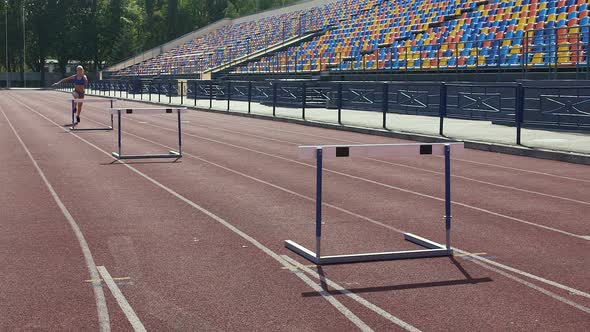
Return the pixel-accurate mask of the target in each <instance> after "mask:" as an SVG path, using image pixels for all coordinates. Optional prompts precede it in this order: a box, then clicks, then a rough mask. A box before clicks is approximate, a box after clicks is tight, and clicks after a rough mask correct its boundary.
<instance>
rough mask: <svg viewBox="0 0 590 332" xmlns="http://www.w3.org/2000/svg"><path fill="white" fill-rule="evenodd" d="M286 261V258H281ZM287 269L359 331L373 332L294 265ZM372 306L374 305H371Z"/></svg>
mask: <svg viewBox="0 0 590 332" xmlns="http://www.w3.org/2000/svg"><path fill="white" fill-rule="evenodd" d="M281 257H282V258H283V259H285V257H286V256H281ZM285 268H287V269H288V270H289V271H291V272H293V274H295V275H296V276H297V277H298V278H299V279H301V280H303V282H305V283H306V284H307V285H308V286H309V287H311V288H312V289H313V290H314V291H316V292H318V293H319V294H320V295H321V296H322V297H323V298H324V299H325V300H326V301H328V302H330V304H331V305H333V306H334V308H336V309H337V310H338V311H340V313H342V314H343V315H344V316H345V317H346V318H348V320H350V321H351V322H352V323H353V324H354V325H356V326H357V327H358V328H359V330H361V331H373V329H371V328H370V327H369V326H368V325H367V324H366V323H365V322H363V321H362V320H361V319H360V318H358V316H357V315H355V314H354V313H352V311H350V310H349V309H348V308H347V307H345V306H344V305H343V304H342V303H341V302H340V301H338V300H337V299H336V298H335V297H334V296H333V295H332V294H330V293H329V292H327V291H325V290H324V289H322V287H321V286H320V285H318V284H316V283H315V282H313V280H311V279H309V277H308V276H306V275H305V274H303V273H301V271H299V269H297V268H296V267H294V266H292V265H288V266H286V267H285ZM371 305H372V303H371Z"/></svg>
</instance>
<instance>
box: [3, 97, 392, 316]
mask: <svg viewBox="0 0 590 332" xmlns="http://www.w3.org/2000/svg"><path fill="white" fill-rule="evenodd" d="M10 98H11V99H13V100H14V101H16V102H18V103H19V104H21V105H23V106H25V107H26V108H27V109H29V110H30V111H32V112H34V113H36V114H37V115H39V116H40V117H42V118H44V119H45V120H47V121H48V122H50V123H53V124H54V125H55V126H56V127H58V128H60V129H62V130H63V131H65V132H67V133H69V134H71V135H72V136H74V137H76V138H77V139H79V140H81V141H82V142H84V143H86V144H88V145H90V146H91V147H93V148H95V149H96V150H98V151H100V152H102V153H103V154H105V155H106V156H108V157H110V158H112V156H111V154H110V153H109V152H107V151H105V150H103V149H101V148H100V147H98V146H97V145H95V144H94V143H92V142H90V141H88V140H86V139H84V138H82V137H81V136H79V135H77V134H75V133H74V132H71V131H68V130H67V129H65V128H63V127H62V126H61V125H60V124H58V123H57V122H55V121H53V120H51V119H50V118H48V117H47V116H45V115H43V114H41V113H39V112H38V111H36V110H34V109H33V108H31V107H29V106H28V105H26V104H25V103H23V102H21V101H19V100H18V99H16V98H14V97H12V96H10ZM90 121H92V122H96V121H93V120H90ZM113 159H114V158H113ZM119 162H120V163H121V165H123V166H125V167H127V168H128V169H129V170H131V171H132V172H134V173H136V174H137V175H139V176H141V177H143V178H144V179H146V180H148V181H149V182H151V183H153V184H154V185H155V186H157V187H159V188H161V189H162V190H164V191H166V192H168V193H169V194H171V195H172V196H174V197H176V198H178V199H179V200H181V201H183V202H185V203H186V204H188V205H189V206H191V207H193V208H195V209H196V210H198V211H200V212H202V213H203V214H205V215H206V216H208V217H210V218H211V219H213V220H215V221H217V222H218V223H220V224H221V225H223V226H225V227H226V228H228V229H229V230H231V231H232V232H234V233H236V234H237V235H238V236H240V237H242V238H243V239H244V240H246V241H248V242H250V243H252V245H254V246H255V247H257V248H258V249H260V250H261V251H262V252H264V253H266V254H267V255H269V256H270V257H272V258H273V259H275V260H276V261H277V262H279V263H280V264H281V265H282V266H283V267H289V266H290V265H289V263H287V262H286V261H285V260H284V259H282V258H281V257H280V256H279V254H277V253H275V252H274V251H272V250H270V249H269V248H268V247H266V246H264V245H263V244H262V243H260V242H259V241H258V240H256V239H254V238H253V237H251V236H249V235H248V234H246V233H244V232H242V231H241V230H240V229H238V228H237V227H235V226H234V225H233V224H231V223H229V222H228V221H226V220H225V219H223V218H221V217H219V216H217V215H216V214H214V213H213V212H211V211H209V210H207V209H205V208H203V207H201V206H200V205H198V204H197V203H195V202H193V201H191V200H189V199H188V198H186V197H184V196H182V195H180V194H179V193H177V192H175V191H174V190H172V189H170V188H168V187H166V186H165V185H163V184H161V183H160V182H158V181H157V180H155V179H153V178H151V177H149V176H148V175H146V174H144V173H143V172H141V171H139V170H137V169H136V168H134V167H133V166H131V165H129V164H126V163H124V162H121V161H119ZM92 279H99V276H98V274H97V276H96V277H93V278H92ZM367 302H368V301H367ZM368 303H370V302H368ZM390 315H391V314H390ZM347 318H348V317H347ZM353 323H354V322H353Z"/></svg>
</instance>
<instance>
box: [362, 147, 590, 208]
mask: <svg viewBox="0 0 590 332" xmlns="http://www.w3.org/2000/svg"><path fill="white" fill-rule="evenodd" d="M365 159H369V160H373V161H376V162H380V163H383V164H389V165H393V166H399V167H405V168H410V169H415V170H419V171H423V172H428V173H432V174H441V175H442V174H444V173H443V172H438V171H432V170H428V169H424V168H419V167H414V166H410V165H405V164H399V163H393V162H389V161H385V160H380V159H375V158H365ZM451 177H453V178H457V179H462V180H467V181H473V182H477V183H481V184H486V185H489V186H494V187H498V188H504V189H510V190H515V191H520V192H525V193H528V194H534V195H539V196H545V197H550V198H555V199H561V200H564V201H569V202H573V203H578V204H584V205H590V202H585V201H580V200H577V199H573V198H568V197H563V196H557V195H551V194H546V193H542V192H538V191H534V190H528V189H522V188H518V187H512V186H507V185H503V184H498V183H493V182H488V181H483V180H478V179H474V178H470V177H467V176H462V175H451Z"/></svg>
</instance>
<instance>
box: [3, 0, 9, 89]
mask: <svg viewBox="0 0 590 332" xmlns="http://www.w3.org/2000/svg"><path fill="white" fill-rule="evenodd" d="M4 23H5V29H4V31H5V33H6V36H5V39H4V41H5V47H6V53H5V54H4V55H5V56H6V87H7V88H10V78H9V76H8V0H4Z"/></svg>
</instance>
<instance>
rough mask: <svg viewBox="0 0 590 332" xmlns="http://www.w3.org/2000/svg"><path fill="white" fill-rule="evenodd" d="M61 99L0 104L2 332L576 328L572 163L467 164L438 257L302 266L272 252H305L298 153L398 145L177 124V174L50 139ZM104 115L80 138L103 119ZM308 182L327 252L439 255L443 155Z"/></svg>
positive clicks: (133, 137)
mask: <svg viewBox="0 0 590 332" xmlns="http://www.w3.org/2000/svg"><path fill="white" fill-rule="evenodd" d="M68 98H69V95H68V94H63V93H57V92H50V91H0V142H1V143H0V160H1V165H2V167H1V170H2V172H1V173H0V187H1V188H2V190H1V191H0V221H1V222H0V249H1V250H0V264H1V265H2V267H3V268H2V272H1V273H0V276H1V280H2V283H0V293H1V294H2V301H0V330H33V329H40V330H65V329H67V330H98V329H102V330H104V331H108V330H109V329H111V330H113V331H119V330H133V329H135V330H141V329H142V328H145V329H147V330H193V331H209V330H217V331H218V330H233V331H238V330H239V331H252V330H259V331H262V330H268V331H279V330H280V331H318V330H322V331H328V330H331V331H345V330H354V329H363V330H371V329H372V330H376V331H404V330H409V331H417V330H421V331H449V330H452V331H474V330H480V331H482V330H485V331H507V330H515V331H532V330H536V331H540V330H542V331H581V330H587V329H588V328H589V327H590V255H588V249H589V248H590V238H589V237H588V236H589V235H590V217H589V216H590V172H588V167H587V166H583V165H574V164H567V163H560V162H555V161H548V160H537V159H530V158H524V157H518V156H509V155H501V154H493V153H488V152H481V151H472V150H466V152H465V154H464V155H462V156H460V157H456V158H454V160H453V165H452V171H453V175H454V179H453V201H454V206H453V209H454V211H453V215H454V220H453V222H454V224H453V226H454V227H453V238H452V243H453V246H454V247H455V248H457V249H458V254H457V255H456V256H455V257H453V258H435V259H421V260H404V261H395V262H379V263H365V264H353V265H335V266H325V267H323V268H320V269H317V268H316V267H315V266H309V265H307V264H308V263H307V262H305V261H304V260H302V259H300V258H299V257H297V256H296V255H294V254H293V253H291V252H289V251H288V250H286V249H285V248H284V247H283V241H284V240H286V239H292V240H295V241H297V242H299V243H302V244H304V245H307V246H312V245H313V234H314V224H313V220H314V202H313V197H314V189H315V183H314V174H315V169H314V167H313V162H312V161H309V160H300V159H298V158H297V148H296V147H297V145H300V144H308V145H309V144H338V143H355V142H357V143H358V142H362V143H391V142H401V141H400V140H394V139H388V138H383V137H374V136H368V135H362V134H356V133H349V132H340V131H334V130H328V129H321V128H313V127H305V126H299V125H294V124H287V123H279V122H273V121H265V120H259V119H250V118H242V117H232V116H228V115H224V114H214V113H204V112H196V111H191V112H190V113H188V114H186V116H184V120H185V123H184V124H183V125H184V131H183V133H184V136H183V138H184V152H185V157H184V158H183V159H181V160H180V161H177V162H171V161H168V160H164V161H155V160H150V161H130V162H128V163H127V164H126V165H125V164H122V163H116V162H115V163H114V162H113V158H111V157H110V152H111V151H114V149H115V148H116V132H76V133H70V132H68V131H67V128H64V127H63V125H65V124H67V122H68V121H69V117H68V116H69V113H68V103H67V99H68ZM105 105H106V104H105ZM105 105H102V104H86V105H85V111H84V113H83V116H82V120H83V122H82V124H81V126H95V125H97V124H99V123H106V122H107V117H108V115H107V112H106V111H105ZM120 105H122V106H129V107H139V106H142V105H141V104H140V103H137V102H121V103H120ZM143 107H145V105H143ZM122 129H123V131H124V149H125V152H127V153H133V152H146V151H148V152H156V151H157V152H159V151H167V150H168V149H169V148H174V147H175V146H176V135H175V132H176V122H175V118H174V117H171V116H166V115H150V116H145V115H144V116H141V115H138V116H134V117H126V118H125V119H124V123H123V126H122ZM324 166H325V180H324V181H325V210H324V211H325V223H326V225H325V228H324V229H325V237H324V243H323V246H324V247H323V250H324V252H325V253H332V254H336V253H352V252H367V251H372V250H380V251H381V250H396V249H411V248H416V247H415V246H413V245H412V244H410V243H407V242H404V241H403V239H402V236H401V234H400V231H410V232H413V233H416V234H419V235H421V236H424V237H427V238H430V239H432V240H435V241H439V242H443V241H444V232H443V221H442V215H443V202H442V200H441V199H442V197H443V189H444V188H443V182H442V176H441V172H442V170H443V163H442V159H441V158H438V157H423V158H418V159H415V158H399V159H395V160H367V159H360V160H359V159H355V160H350V161H348V160H347V161H343V160H337V161H326V162H325V165H324ZM108 275H110V276H111V277H112V278H113V279H112V282H111V279H109V277H108ZM107 281H108V282H107ZM322 288H323V290H322Z"/></svg>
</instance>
